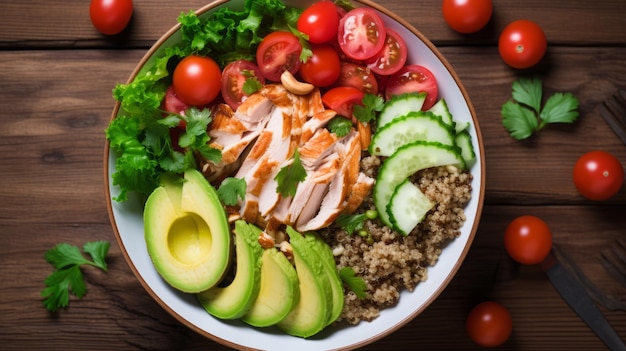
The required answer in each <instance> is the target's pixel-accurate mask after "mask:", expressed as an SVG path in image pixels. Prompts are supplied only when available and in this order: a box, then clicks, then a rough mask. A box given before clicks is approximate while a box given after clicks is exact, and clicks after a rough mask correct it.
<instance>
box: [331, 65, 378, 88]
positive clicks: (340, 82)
mask: <svg viewBox="0 0 626 351" xmlns="http://www.w3.org/2000/svg"><path fill="white" fill-rule="evenodd" d="M336 85H337V86H343V87H353V88H357V89H359V90H360V91H362V92H363V93H365V94H378V80H377V79H376V76H375V75H374V73H372V71H371V70H370V69H369V68H368V67H367V66H363V65H358V64H356V63H352V62H341V74H340V75H339V79H337V82H336Z"/></svg>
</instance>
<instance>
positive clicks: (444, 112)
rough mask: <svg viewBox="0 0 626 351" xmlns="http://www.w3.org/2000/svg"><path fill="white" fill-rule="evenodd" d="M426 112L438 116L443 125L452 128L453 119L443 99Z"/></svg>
mask: <svg viewBox="0 0 626 351" xmlns="http://www.w3.org/2000/svg"><path fill="white" fill-rule="evenodd" d="M428 111H429V112H432V113H434V114H435V115H436V116H439V117H440V118H441V121H442V122H443V123H445V124H447V125H449V126H451V127H454V119H453V118H452V114H451V113H450V110H449V109H448V104H447V103H446V100H445V99H439V101H437V102H436V103H435V104H434V105H433V106H432V107H431V108H430V109H429V110H428Z"/></svg>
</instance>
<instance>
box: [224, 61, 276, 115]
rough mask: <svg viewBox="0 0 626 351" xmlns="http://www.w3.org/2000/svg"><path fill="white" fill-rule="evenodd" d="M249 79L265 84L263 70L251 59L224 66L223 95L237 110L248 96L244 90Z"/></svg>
mask: <svg viewBox="0 0 626 351" xmlns="http://www.w3.org/2000/svg"><path fill="white" fill-rule="evenodd" d="M249 79H252V80H257V81H258V82H259V83H260V84H265V78H264V77H263V75H262V74H261V70H260V69H259V67H258V66H257V65H256V64H254V63H252V62H250V61H246V60H237V61H234V62H231V63H229V64H228V65H227V66H226V67H224V70H223V71H222V97H223V98H224V101H225V102H226V103H227V104H228V105H229V106H230V107H231V108H232V109H233V110H236V109H237V107H239V105H241V103H242V102H243V100H244V98H245V97H246V96H248V94H246V93H245V91H244V90H245V89H244V83H246V81H248V80H249Z"/></svg>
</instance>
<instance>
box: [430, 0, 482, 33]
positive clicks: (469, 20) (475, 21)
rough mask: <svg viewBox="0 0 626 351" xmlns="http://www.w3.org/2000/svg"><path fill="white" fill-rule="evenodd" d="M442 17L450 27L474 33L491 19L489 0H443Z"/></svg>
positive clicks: (462, 31)
mask: <svg viewBox="0 0 626 351" xmlns="http://www.w3.org/2000/svg"><path fill="white" fill-rule="evenodd" d="M441 12H443V18H444V19H445V20H446V23H448V25H449V26H450V28H452V29H454V30H455V31H457V32H459V33H464V34H467V33H475V32H478V31H479V30H481V29H482V28H483V27H485V25H487V23H488V22H489V19H491V14H492V12H493V4H492V3H491V0H443V4H442V7H441Z"/></svg>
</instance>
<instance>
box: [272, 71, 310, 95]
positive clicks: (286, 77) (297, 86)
mask: <svg viewBox="0 0 626 351" xmlns="http://www.w3.org/2000/svg"><path fill="white" fill-rule="evenodd" d="M280 82H281V83H283V86H284V87H285V89H287V91H289V92H290V93H292V94H296V95H306V94H309V93H310V92H312V91H313V89H315V86H314V85H313V84H309V83H304V82H299V81H298V80H297V79H296V77H294V76H293V74H291V72H289V71H285V72H283V74H281V75H280Z"/></svg>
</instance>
